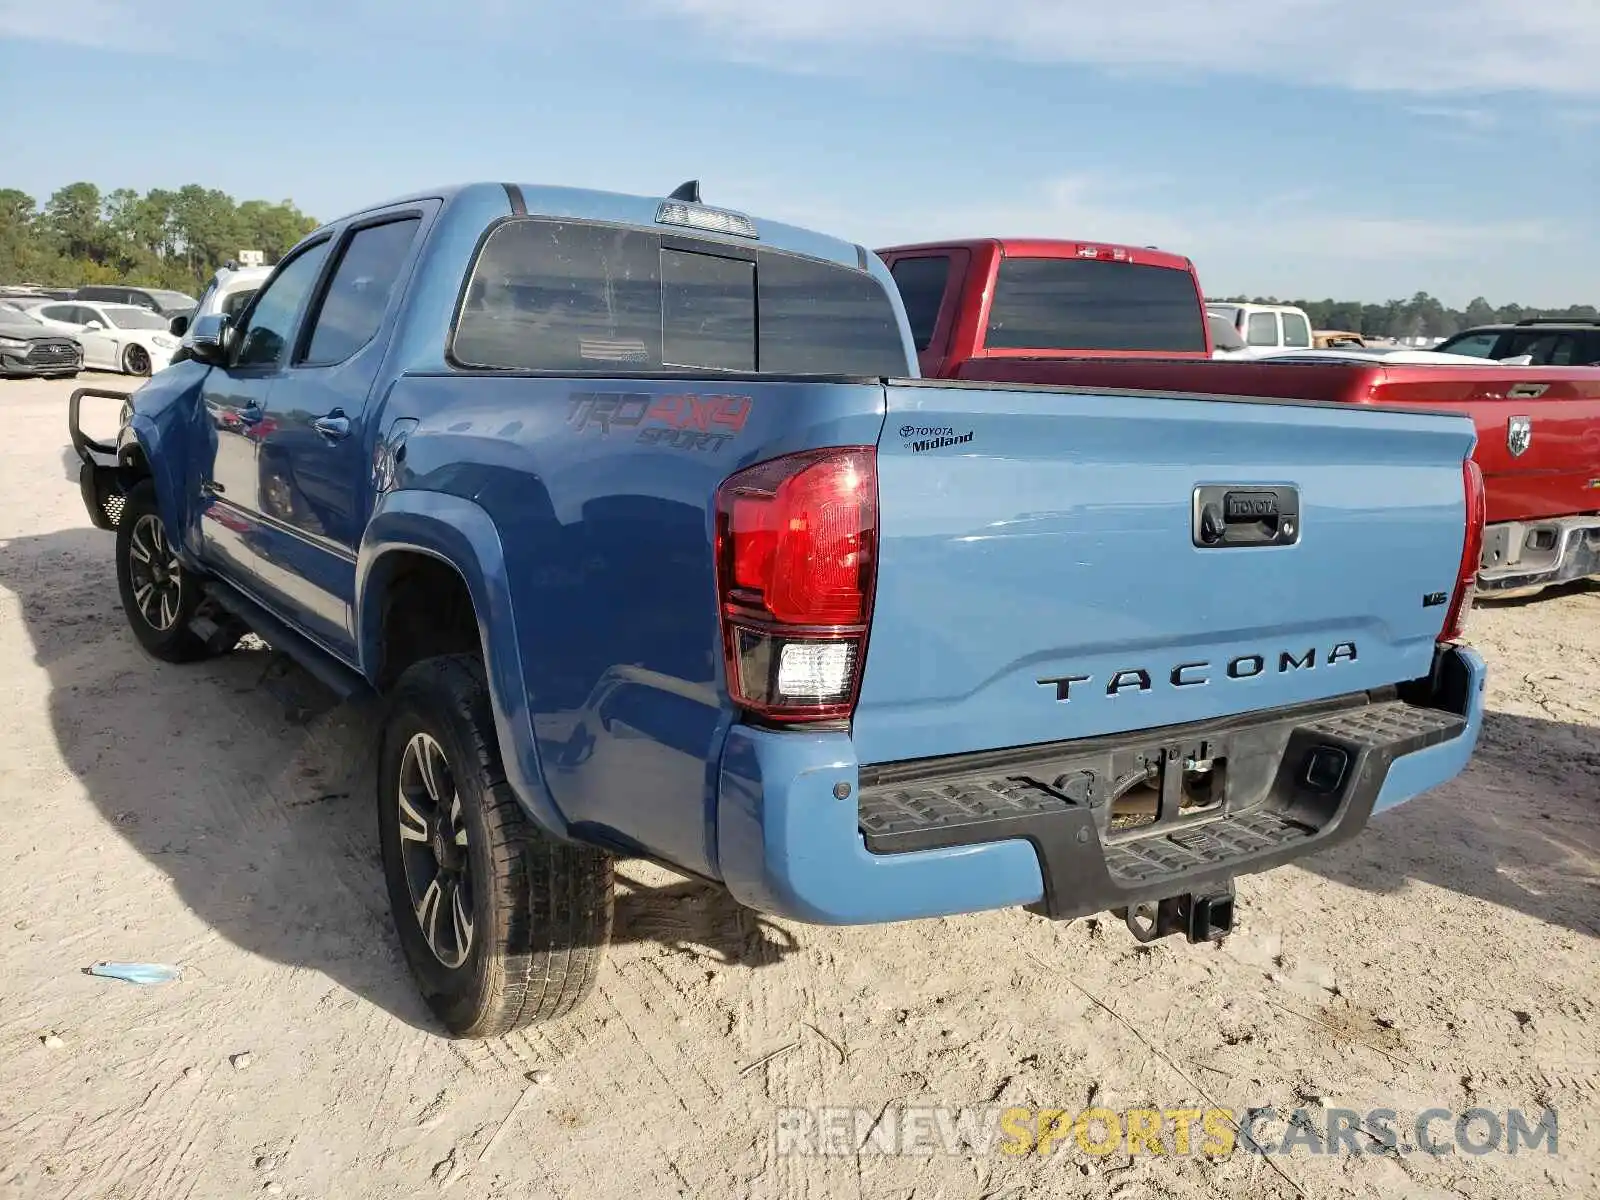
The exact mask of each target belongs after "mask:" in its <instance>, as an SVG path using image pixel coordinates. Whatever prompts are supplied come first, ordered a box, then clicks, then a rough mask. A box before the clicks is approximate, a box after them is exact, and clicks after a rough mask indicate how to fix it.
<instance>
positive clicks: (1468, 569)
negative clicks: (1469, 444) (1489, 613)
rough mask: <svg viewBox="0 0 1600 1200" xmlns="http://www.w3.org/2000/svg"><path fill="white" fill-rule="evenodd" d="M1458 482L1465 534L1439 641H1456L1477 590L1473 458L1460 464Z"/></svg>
mask: <svg viewBox="0 0 1600 1200" xmlns="http://www.w3.org/2000/svg"><path fill="white" fill-rule="evenodd" d="M1461 483H1462V487H1463V488H1464V489H1465V491H1466V494H1467V537H1466V541H1465V542H1463V543H1462V546H1461V568H1460V570H1459V571H1458V572H1457V573H1456V590H1455V593H1454V594H1453V595H1452V596H1451V597H1450V609H1449V611H1448V612H1446V613H1445V618H1444V628H1443V629H1441V630H1440V631H1439V640H1440V641H1441V642H1454V641H1459V640H1460V639H1461V637H1462V635H1463V634H1464V633H1465V632H1466V625H1467V614H1468V613H1469V612H1471V611H1472V597H1473V595H1474V594H1475V593H1476V592H1477V590H1478V560H1479V559H1481V558H1482V557H1483V522H1484V512H1485V505H1484V498H1483V471H1482V469H1481V468H1480V467H1479V466H1478V464H1477V462H1475V461H1474V460H1473V459H1470V458H1469V459H1467V461H1466V462H1465V463H1463V464H1462V466H1461Z"/></svg>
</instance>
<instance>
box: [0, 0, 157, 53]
mask: <svg viewBox="0 0 1600 1200" xmlns="http://www.w3.org/2000/svg"><path fill="white" fill-rule="evenodd" d="M171 28H172V24H171V21H170V19H169V18H168V17H167V15H166V14H165V13H163V12H161V10H159V9H151V10H141V8H140V7H139V6H137V5H133V4H129V3H128V2H127V0H72V2H71V3H70V4H66V5H61V6H56V5H51V4H46V3H43V2H42V0H0V38H19V39H23V40H26V41H40V42H66V43H67V44H68V45H72V46H111V47H120V48H122V49H124V50H130V51H140V52H150V51H166V50H170V49H172V47H173V39H172V38H171V36H170V34H169V32H168V31H169V30H170V29H171Z"/></svg>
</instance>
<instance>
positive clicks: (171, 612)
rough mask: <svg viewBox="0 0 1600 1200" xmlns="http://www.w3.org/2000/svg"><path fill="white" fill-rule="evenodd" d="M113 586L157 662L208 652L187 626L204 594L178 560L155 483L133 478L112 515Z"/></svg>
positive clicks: (184, 659)
mask: <svg viewBox="0 0 1600 1200" xmlns="http://www.w3.org/2000/svg"><path fill="white" fill-rule="evenodd" d="M117 591H118V592H119V593H120V594H121V597H122V611H123V612H125V613H126V614H127V616H128V624H129V626H130V627H131V628H132V629H133V636H134V637H135V638H137V639H138V641H139V645H140V646H142V647H143V648H144V650H145V653H147V654H149V655H151V656H152V657H153V658H158V659H160V660H161V661H162V662H170V663H181V662H193V661H195V660H196V659H200V658H205V657H207V656H208V655H209V654H210V650H209V648H208V647H207V646H206V643H205V641H204V640H203V639H202V638H201V637H200V636H199V635H198V634H197V633H195V632H194V630H192V629H190V628H189V621H190V620H191V619H192V618H193V617H194V614H195V610H196V609H198V608H199V607H200V601H201V600H202V599H203V597H202V595H201V592H200V581H199V580H198V579H197V578H196V577H195V576H194V574H193V573H192V572H191V571H190V570H189V569H188V568H187V567H185V566H184V565H183V564H182V563H181V562H179V561H178V558H177V555H176V554H175V553H174V552H173V550H172V543H171V541H170V540H169V539H168V537H167V527H166V524H165V523H164V522H163V521H162V519H161V511H160V509H159V508H158V507H157V506H156V489H155V485H154V484H153V483H151V482H150V481H149V480H148V479H146V480H143V481H142V482H140V483H138V484H136V485H135V486H134V488H133V490H132V491H130V492H129V493H128V495H127V498H126V500H125V502H124V504H123V508H122V516H121V517H120V518H119V519H118V521H117Z"/></svg>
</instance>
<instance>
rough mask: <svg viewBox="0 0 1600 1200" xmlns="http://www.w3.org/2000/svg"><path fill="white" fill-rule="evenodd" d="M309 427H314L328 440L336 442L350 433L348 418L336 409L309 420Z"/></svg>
mask: <svg viewBox="0 0 1600 1200" xmlns="http://www.w3.org/2000/svg"><path fill="white" fill-rule="evenodd" d="M311 428H313V429H315V430H316V431H317V432H318V433H320V434H321V435H322V436H323V437H325V438H327V439H328V440H329V441H330V442H337V441H338V440H339V439H340V438H343V437H348V436H349V435H350V418H349V417H347V416H345V415H344V414H343V413H342V412H340V411H339V410H338V409H334V410H333V411H332V412H331V413H329V414H328V415H327V416H325V417H318V418H317V419H316V420H315V421H313V422H311Z"/></svg>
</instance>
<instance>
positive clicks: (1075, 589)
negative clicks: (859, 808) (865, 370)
mask: <svg viewBox="0 0 1600 1200" xmlns="http://www.w3.org/2000/svg"><path fill="white" fill-rule="evenodd" d="M887 392H888V397H887V399H888V405H887V408H888V418H887V421H886V423H885V426H884V432H883V435H882V439H881V441H880V444H879V447H878V483H879V504H880V517H879V520H880V527H879V538H880V551H879V553H880V557H879V563H878V582H877V593H876V600H875V603H874V611H873V618H872V627H871V635H870V640H869V643H868V648H867V659H866V666H865V672H864V676H863V679H862V686H861V694H860V699H859V703H858V705H857V708H856V712H855V718H854V725H853V736H854V740H855V743H856V750H857V754H858V755H859V757H860V761H861V762H863V763H869V764H870V763H886V762H897V761H904V760H907V759H916V758H926V757H933V756H939V755H948V754H957V753H963V752H969V751H978V750H986V749H994V748H999V747H1012V746H1023V745H1030V744H1035V743H1042V742H1051V741H1060V740H1066V739H1074V738H1085V737H1092V736H1098V735H1103V734H1110V733H1117V732H1122V731H1127V730H1136V729H1150V728H1156V727H1160V726H1166V725H1173V724H1179V723H1184V722H1190V721H1197V720H1203V719H1207V718H1212V717H1219V716H1227V715H1232V714H1237V713H1245V712H1254V711H1259V710H1265V709H1273V708H1277V707H1280V706H1284V705H1291V704H1298V703H1305V702H1310V701H1315V700H1319V699H1324V698H1327V697H1332V696H1339V695H1345V694H1348V693H1352V692H1360V691H1363V690H1365V689H1369V688H1375V687H1380V686H1384V685H1387V684H1393V683H1398V682H1401V681H1405V680H1410V679H1417V678H1421V677H1423V676H1426V675H1427V674H1428V672H1429V669H1430V666H1431V663H1432V658H1433V652H1434V644H1435V639H1436V637H1437V635H1438V633H1439V630H1440V627H1441V625H1442V623H1443V621H1444V618H1445V613H1446V607H1447V604H1448V600H1447V599H1441V595H1442V596H1443V597H1445V598H1448V597H1449V595H1450V594H1451V592H1452V590H1453V588H1454V586H1455V581H1456V576H1457V572H1458V570H1459V567H1460V558H1461V552H1462V540H1463V536H1464V515H1465V499H1464V495H1463V483H1462V463H1463V460H1464V459H1465V458H1466V457H1467V456H1468V455H1469V454H1470V453H1471V451H1472V447H1473V441H1474V431H1473V426H1472V423H1471V422H1470V421H1469V420H1467V419H1465V418H1462V417H1458V416H1445V415H1432V414H1428V413H1422V412H1403V411H1391V410H1387V409H1374V408H1370V407H1366V406H1361V407H1354V406H1341V405H1310V404H1293V403H1282V402H1251V401H1220V400H1218V401H1210V400H1194V399H1177V398H1165V397H1159V396H1140V395H1130V394H1127V393H1124V394H1121V395H1118V396H1116V397H1106V396H1101V395H1096V394H1093V393H1089V392H1085V391H1081V390H1077V391H1075V390H1071V389H1029V388H1008V387H996V386H993V385H989V386H982V385H962V384H956V385H951V384H947V383H932V384H929V383H923V382H902V383H895V384H891V385H889V387H888V389H887ZM1201 488H1205V489H1208V490H1206V491H1205V492H1203V493H1199V494H1198V499H1197V489H1201ZM1211 489H1215V490H1211ZM1230 497H1231V498H1230ZM1269 497H1270V498H1271V501H1272V502H1273V503H1275V504H1277V505H1278V507H1279V508H1280V513H1279V516H1278V517H1277V519H1276V522H1274V520H1273V519H1272V518H1270V517H1264V518H1263V521H1262V522H1261V523H1260V524H1259V525H1257V524H1256V523H1254V522H1252V521H1250V520H1248V519H1247V518H1248V517H1249V515H1250V512H1249V510H1250V508H1251V506H1252V505H1262V507H1261V511H1262V512H1265V511H1266V508H1267V507H1271V505H1270V504H1267V505H1263V501H1264V499H1265V498H1269ZM1224 499H1226V504H1227V506H1228V509H1229V512H1230V514H1231V515H1234V516H1237V517H1238V518H1239V520H1238V522H1237V528H1235V527H1234V526H1233V525H1232V524H1230V525H1229V527H1228V532H1227V537H1228V539H1229V540H1228V542H1227V543H1226V544H1222V545H1201V544H1197V543H1198V542H1201V541H1203V540H1204V539H1203V538H1202V537H1201V536H1200V534H1199V533H1198V529H1199V526H1200V524H1201V522H1200V520H1199V519H1198V510H1197V503H1199V504H1201V505H1202V507H1203V506H1204V505H1206V504H1220V503H1221V502H1222V501H1223V500H1224ZM1236 509H1237V511H1235V510H1236ZM1295 509H1297V512H1296V511H1292V510H1295ZM1286 519H1287V520H1288V521H1290V522H1291V524H1297V525H1298V528H1297V529H1294V528H1292V527H1291V528H1288V529H1285V528H1284V526H1283V522H1284V521H1285V520H1286ZM1211 524H1212V527H1213V529H1215V525H1216V523H1215V521H1214V520H1213V521H1212V522H1211ZM1274 525H1275V526H1276V528H1278V529H1279V531H1280V533H1279V535H1278V537H1279V538H1280V540H1279V541H1278V542H1275V543H1273V544H1234V539H1235V538H1239V539H1244V540H1246V541H1247V540H1248V539H1249V538H1251V537H1254V536H1257V534H1259V535H1260V536H1262V537H1269V538H1270V537H1272V536H1273V535H1272V533H1271V530H1272V528H1274Z"/></svg>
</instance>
